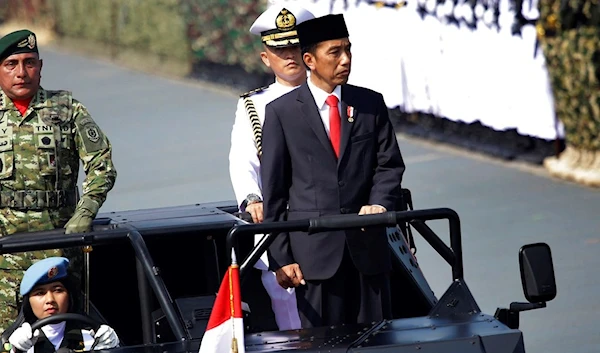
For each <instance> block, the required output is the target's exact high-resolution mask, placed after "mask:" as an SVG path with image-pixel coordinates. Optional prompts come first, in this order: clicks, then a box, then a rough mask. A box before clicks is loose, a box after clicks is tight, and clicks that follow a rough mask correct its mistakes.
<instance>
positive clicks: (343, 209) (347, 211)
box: [340, 208, 350, 213]
mask: <svg viewBox="0 0 600 353" xmlns="http://www.w3.org/2000/svg"><path fill="white" fill-rule="evenodd" d="M340 213H350V210H349V209H347V208H340Z"/></svg>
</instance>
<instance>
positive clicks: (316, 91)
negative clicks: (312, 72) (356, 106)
mask: <svg viewBox="0 0 600 353" xmlns="http://www.w3.org/2000/svg"><path fill="white" fill-rule="evenodd" d="M306 82H307V84H308V89H309V90H310V93H312V95H313V97H314V98H315V103H316V104H317V108H319V110H323V109H325V107H327V105H326V103H325V101H326V100H327V97H329V96H330V95H332V94H333V95H334V96H336V97H337V99H338V102H341V101H342V86H340V85H337V86H335V88H334V89H333V92H331V93H327V92H325V91H324V90H322V89H321V88H319V87H317V86H316V85H315V84H314V83H313V82H312V81H311V80H310V78H308V79H307V80H306ZM338 104H339V103H338Z"/></svg>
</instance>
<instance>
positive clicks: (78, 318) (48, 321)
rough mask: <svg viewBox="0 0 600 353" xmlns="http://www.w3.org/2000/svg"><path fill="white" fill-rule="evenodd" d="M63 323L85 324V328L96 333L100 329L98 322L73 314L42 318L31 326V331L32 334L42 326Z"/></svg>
mask: <svg viewBox="0 0 600 353" xmlns="http://www.w3.org/2000/svg"><path fill="white" fill-rule="evenodd" d="M63 321H76V322H79V323H82V324H85V325H86V327H90V328H91V329H92V330H94V332H98V329H99V328H100V325H102V324H101V323H99V322H98V321H96V320H94V319H92V318H91V317H89V316H86V315H81V314H73V313H68V314H56V315H52V316H48V317H46V318H43V319H41V320H38V321H36V322H34V323H33V324H32V325H31V331H32V332H33V331H35V330H36V329H39V328H41V327H43V326H46V325H51V324H57V323H59V322H63Z"/></svg>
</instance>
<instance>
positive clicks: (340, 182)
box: [338, 181, 346, 186]
mask: <svg viewBox="0 0 600 353" xmlns="http://www.w3.org/2000/svg"><path fill="white" fill-rule="evenodd" d="M338 185H339V186H344V185H346V183H344V182H343V181H338Z"/></svg>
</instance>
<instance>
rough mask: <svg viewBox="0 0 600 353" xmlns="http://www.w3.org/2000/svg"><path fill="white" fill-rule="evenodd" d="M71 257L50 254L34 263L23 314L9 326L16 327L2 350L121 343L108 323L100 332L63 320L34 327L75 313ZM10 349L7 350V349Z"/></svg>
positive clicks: (36, 351) (33, 352)
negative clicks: (70, 273)
mask: <svg viewBox="0 0 600 353" xmlns="http://www.w3.org/2000/svg"><path fill="white" fill-rule="evenodd" d="M68 267H69V260H68V259H66V258H64V257H49V258H46V259H43V260H40V261H38V262H36V263H34V264H33V265H32V266H31V267H29V269H28V270H27V271H26V272H25V274H24V275H23V281H22V282H21V287H20V293H21V295H22V296H23V307H22V309H21V313H22V315H20V316H19V319H17V322H15V323H14V324H13V326H12V327H10V328H9V329H8V330H7V332H9V331H10V330H11V329H13V328H15V327H18V328H16V329H15V330H14V331H13V332H12V334H10V337H9V338H8V342H9V343H10V347H6V346H7V345H6V344H5V347H3V348H4V349H3V351H10V352H15V353H16V352H27V353H52V352H55V351H58V350H59V349H61V348H66V349H70V350H73V351H81V350H86V351H90V350H102V349H110V348H115V347H118V346H119V337H118V336H117V334H116V332H115V330H113V329H112V328H111V327H110V326H108V325H101V326H100V328H99V329H98V332H94V331H93V330H88V329H84V328H82V324H80V323H78V322H74V321H73V322H72V321H63V322H60V323H56V324H48V325H46V326H43V327H41V329H36V330H35V331H33V330H32V328H31V324H33V323H34V322H36V321H38V320H41V319H45V318H47V317H50V316H52V315H57V314H65V313H70V312H72V308H74V307H75V305H74V301H75V300H76V299H77V298H76V296H75V295H72V294H73V291H72V288H73V284H72V282H73V281H72V278H71V276H70V275H69V272H68ZM7 348H8V349H7Z"/></svg>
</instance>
